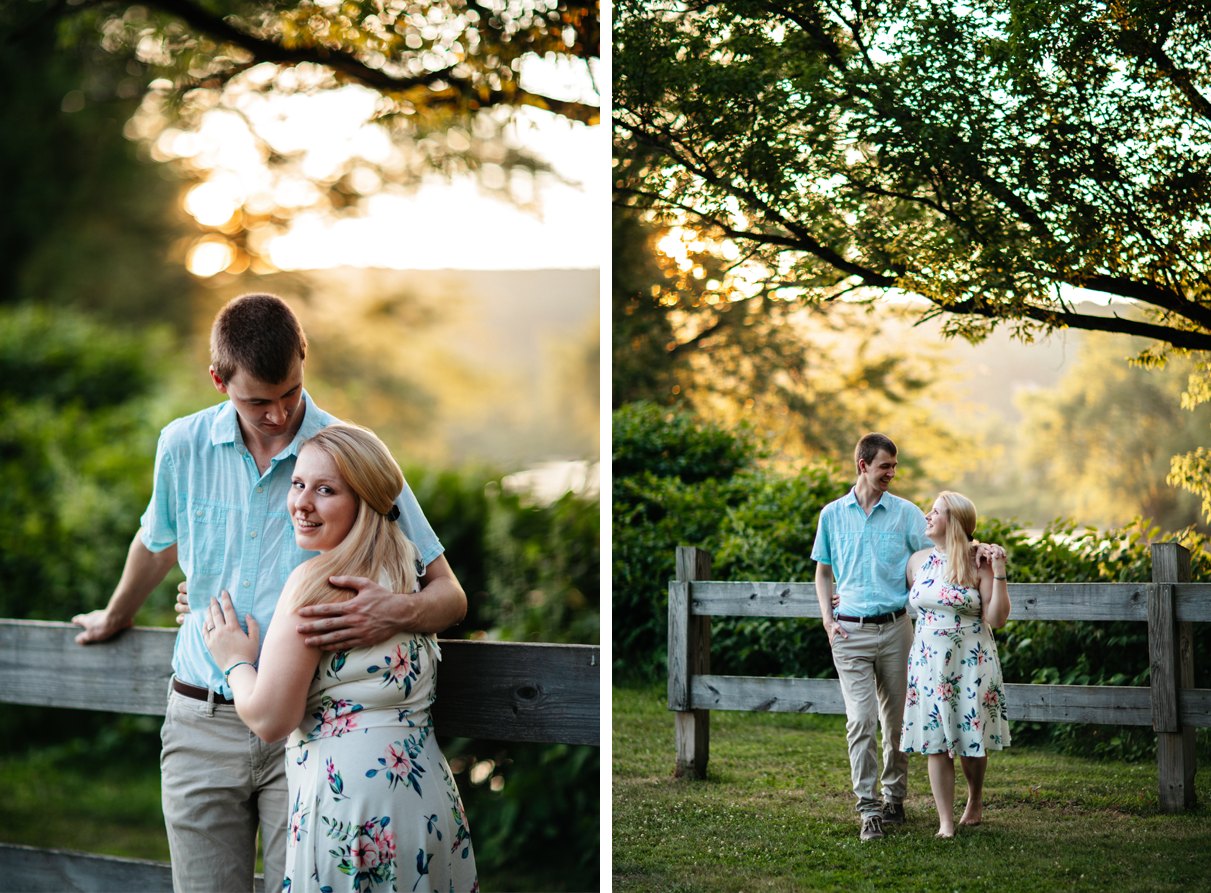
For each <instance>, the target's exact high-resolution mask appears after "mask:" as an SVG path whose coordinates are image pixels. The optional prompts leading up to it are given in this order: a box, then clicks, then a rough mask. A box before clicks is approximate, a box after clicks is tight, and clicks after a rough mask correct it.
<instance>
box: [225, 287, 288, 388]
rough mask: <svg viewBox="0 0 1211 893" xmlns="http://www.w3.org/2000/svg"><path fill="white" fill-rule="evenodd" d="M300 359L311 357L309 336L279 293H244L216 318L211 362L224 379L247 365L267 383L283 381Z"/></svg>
mask: <svg viewBox="0 0 1211 893" xmlns="http://www.w3.org/2000/svg"><path fill="white" fill-rule="evenodd" d="M296 359H298V360H299V361H302V360H305V359H307V336H306V335H305V334H303V327H302V326H301V325H299V320H298V317H297V316H295V315H294V311H293V310H291V309H290V306H289V305H288V304H287V303H286V302H285V301H283V300H282V299H281V298H279V297H278V296H277V295H266V294H252V295H241V296H240V297H238V298H235V299H234V300H232V301H228V302H227V304H226V305H224V307H223V309H222V310H220V311H219V314H218V316H216V317H215V318H214V325H213V326H212V327H211V329H210V362H211V365H213V366H214V371H215V374H216V375H218V376H219V378H221V379H222V380H223V381H225V382H227V381H231V379H232V378H233V377H234V376H235V374H236V373H237V372H239V371H240V370H241V369H243V370H244V372H246V373H247V374H248V375H251V376H252V377H253V378H255V379H257V380H258V381H263V382H265V384H279V383H281V382H283V381H285V379H286V376H287V375H289V374H290V370H291V368H292V367H293V366H294V361H295V360H296Z"/></svg>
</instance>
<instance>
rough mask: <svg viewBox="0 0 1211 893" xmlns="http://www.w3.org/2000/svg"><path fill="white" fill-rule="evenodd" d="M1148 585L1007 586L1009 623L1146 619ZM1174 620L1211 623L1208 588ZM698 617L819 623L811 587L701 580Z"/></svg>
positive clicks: (1186, 598)
mask: <svg viewBox="0 0 1211 893" xmlns="http://www.w3.org/2000/svg"><path fill="white" fill-rule="evenodd" d="M1151 585H1152V584H1150V583H1010V584H1009V600H1010V602H1011V604H1012V606H1013V608H1012V610H1011V611H1010V613H1009V619H1010V620H1138V621H1140V622H1144V621H1146V620H1147V619H1148V609H1147V601H1148V587H1149V586H1151ZM1174 592H1175V593H1176V597H1175V610H1176V616H1177V619H1178V620H1186V621H1190V620H1193V621H1198V622H1206V621H1211V583H1184V584H1178V585H1177V586H1175V588H1174ZM690 608H691V611H692V613H694V614H695V615H699V616H730V617H819V616H820V605H819V602H817V600H816V584H815V583H771V582H760V581H758V582H731V581H722V580H705V581H698V582H695V583H694V585H693V586H692V587H691V595H690Z"/></svg>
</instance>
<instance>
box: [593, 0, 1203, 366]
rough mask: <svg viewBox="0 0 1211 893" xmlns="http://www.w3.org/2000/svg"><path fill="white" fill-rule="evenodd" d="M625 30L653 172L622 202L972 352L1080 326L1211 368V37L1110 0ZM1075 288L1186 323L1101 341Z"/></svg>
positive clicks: (626, 8) (628, 88)
mask: <svg viewBox="0 0 1211 893" xmlns="http://www.w3.org/2000/svg"><path fill="white" fill-rule="evenodd" d="M618 11H619V21H618V25H617V28H616V31H615V34H616V37H617V41H616V48H617V56H616V72H617V80H616V85H615V87H616V89H615V112H616V120H617V129H618V133H619V134H620V136H621V137H622V140H621V142H620V145H619V153H620V154H621V155H623V156H625V155H627V154H631V153H638V152H643V153H651V157H652V158H653V159H654V162H653V163H652V164H651V165H649V166H648V169H647V171H646V172H639V173H637V175H635V176H634V177H633V179H631V180H629V181H628V182H627V184H626V185H627V187H628V189H629V190H630V193H629V194H630V195H631V196H642V197H643V203H644V204H645V206H646V205H655V207H656V208H658V209H660V210H662V211H663V212H665V214H666V215H667V217H668V219H670V220H673V219H684V217H685V216H686V215H687V214H688V215H689V217H690V219H694V217H695V215H698V216H699V218H700V219H698V220H697V221H696V225H698V226H700V227H701V228H703V229H704V230H711V229H714V230H715V231H716V232H717V233H722V234H724V235H727V236H729V237H730V238H732V239H734V240H736V241H740V242H746V241H747V242H751V243H752V244H753V245H754V246H764V247H763V248H762V251H763V254H762V259H763V260H764V261H765V262H766V263H768V264H769V265H770V266H771V267H777V266H779V265H780V264H782V263H786V262H787V260H786V259H784V258H779V257H778V256H777V255H779V254H783V255H786V256H787V258H788V259H789V260H790V262H792V263H793V264H794V266H795V268H796V272H797V273H798V274H799V275H800V278H801V279H803V280H805V281H806V280H811V279H813V278H815V279H817V280H819V281H820V282H821V283H826V285H825V288H827V287H828V286H834V285H836V284H837V283H838V282H840V281H845V282H847V283H848V284H851V285H852V284H863V285H866V286H868V287H871V288H875V289H886V288H890V287H899V288H904V289H909V290H912V291H915V292H917V293H918V294H921V295H922V296H924V297H926V298H928V299H929V300H930V301H932V302H934V303H935V304H936V305H937V306H938V307H940V308H944V309H945V310H946V311H948V312H951V313H955V314H961V315H962V316H963V317H964V319H963V320H962V321H961V322H958V323H956V324H955V325H954V326H953V328H952V329H951V332H952V333H953V334H961V335H963V336H965V337H971V338H974V339H978V338H979V337H980V336H981V335H982V333H984V332H986V331H987V330H988V329H989V328H990V327H991V326H992V325H995V323H996V321H998V320H1001V319H1008V320H1013V321H1014V322H1015V324H1017V325H1019V326H1020V328H1021V332H1022V334H1023V336H1024V337H1029V335H1030V333H1031V331H1032V330H1037V329H1043V330H1046V329H1050V328H1053V327H1056V326H1063V325H1067V324H1072V325H1080V326H1081V327H1085V328H1095V329H1101V330H1107V331H1127V332H1132V333H1137V334H1145V335H1147V336H1148V337H1150V338H1155V339H1159V340H1162V341H1170V342H1171V343H1173V344H1175V345H1178V346H1185V347H1197V348H1199V349H1208V348H1211V316H1209V315H1208V313H1207V308H1206V306H1205V298H1204V292H1205V288H1206V283H1205V277H1206V272H1205V271H1206V268H1207V263H1208V260H1209V259H1211V193H1208V190H1206V189H1204V185H1205V183H1206V181H1207V179H1208V177H1211V103H1209V102H1208V101H1207V99H1206V97H1207V96H1208V95H1211V78H1208V76H1207V73H1206V66H1205V59H1206V58H1207V56H1208V54H1209V53H1211V20H1209V19H1208V18H1207V17H1206V16H1205V15H1199V14H1196V13H1194V12H1191V11H1189V10H1187V9H1185V8H1184V7H1183V8H1182V9H1180V10H1179V9H1175V8H1171V7H1170V6H1169V5H1168V4H1152V3H1148V4H1136V5H1133V6H1131V7H1129V8H1127V7H1122V6H1120V5H1117V4H1106V3H1101V2H1093V0H1068V2H1060V0H1040V2H1019V0H976V2H974V3H969V4H965V5H964V6H963V7H962V8H953V7H947V6H945V5H942V6H939V5H937V4H933V3H926V2H923V0H920V2H918V0H908V2H904V3H898V4H894V5H886V6H874V7H871V6H867V5H865V4H858V3H853V4H842V5H835V6H829V7H823V6H818V5H816V4H807V5H794V6H781V7H777V8H771V7H769V6H768V5H759V4H755V3H750V2H746V0H724V2H720V3H715V4H711V5H709V6H703V7H692V8H689V9H677V10H676V11H674V10H673V8H672V7H664V6H660V7H653V6H652V5H650V4H642V3H636V2H631V3H622V4H620V5H619V7H618ZM1199 60H1202V61H1199ZM628 201H631V199H628ZM635 203H636V204H639V202H638V201H636V202H635ZM830 273H831V276H829V275H828V274H830ZM1200 283H1201V284H1200ZM1061 284H1068V285H1083V286H1087V287H1093V288H1097V289H1100V290H1103V291H1107V292H1109V293H1111V294H1117V295H1121V296H1124V297H1130V298H1133V299H1136V300H1139V301H1142V302H1146V303H1149V304H1151V305H1152V306H1153V307H1154V308H1156V309H1158V310H1163V311H1164V312H1165V313H1166V314H1168V315H1167V316H1165V317H1164V318H1163V319H1161V320H1160V324H1159V325H1157V326H1155V327H1153V328H1140V327H1139V326H1138V325H1129V324H1127V323H1125V322H1120V321H1118V320H1106V319H1100V320H1099V319H1098V318H1096V317H1095V316H1093V315H1088V314H1084V313H1080V312H1076V311H1073V310H1072V309H1071V308H1070V307H1068V306H1066V305H1065V304H1064V303H1063V302H1062V300H1061V299H1060V297H1059V295H1058V292H1057V287H1058V286H1059V285H1061ZM817 288H818V289H819V290H818V292H817V298H818V299H826V298H827V297H828V292H827V291H825V290H824V288H821V287H820V286H817ZM1191 329H1192V330H1194V334H1190V332H1189V331H1188V330H1191Z"/></svg>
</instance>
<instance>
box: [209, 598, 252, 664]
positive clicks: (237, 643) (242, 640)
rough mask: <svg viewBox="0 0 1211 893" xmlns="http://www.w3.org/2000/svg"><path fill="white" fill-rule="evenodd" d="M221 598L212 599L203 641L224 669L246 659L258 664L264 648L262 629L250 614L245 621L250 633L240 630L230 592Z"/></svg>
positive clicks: (245, 616) (216, 661)
mask: <svg viewBox="0 0 1211 893" xmlns="http://www.w3.org/2000/svg"><path fill="white" fill-rule="evenodd" d="M220 599H221V601H220V600H219V599H214V598H212V599H211V600H210V607H209V608H207V609H206V617H205V619H204V620H203V621H202V641H204V642H205V643H206V647H207V648H209V649H210V653H211V654H212V655H214V660H215V663H217V664H218V665H219V669H220V670H227V669H230V667H231V665H232V664H234V663H237V662H239V661H242V660H246V661H248V663H250V664H255V663H256V659H257V655H258V653H259V652H260V647H261V630H260V627H259V626H257V622H256V620H254V619H253V617H252V615H251V614H246V615H244V620H245V622H247V624H248V632H247V633H245V632H244V630H242V629H240V622H239V620H237V619H236V614H235V606H234V605H233V604H232V603H231V596H230V595H228V594H227V591H226V590H223V592H222V593H220Z"/></svg>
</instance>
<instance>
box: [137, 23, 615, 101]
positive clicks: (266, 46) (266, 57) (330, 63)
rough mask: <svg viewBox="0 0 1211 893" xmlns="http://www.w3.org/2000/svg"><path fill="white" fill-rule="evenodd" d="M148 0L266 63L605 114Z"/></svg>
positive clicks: (382, 85) (381, 84) (390, 85)
mask: <svg viewBox="0 0 1211 893" xmlns="http://www.w3.org/2000/svg"><path fill="white" fill-rule="evenodd" d="M147 2H148V5H150V6H154V7H156V8H158V9H160V10H162V11H164V12H167V13H169V14H170V15H173V16H176V17H177V18H179V19H181V20H182V21H183V22H185V23H186V24H187V25H189V26H190V27H192V28H195V29H197V30H198V31H201V32H203V33H205V34H207V35H209V36H210V37H212V38H214V39H215V40H216V41H218V42H220V43H230V44H234V45H236V46H238V47H242V48H243V49H245V50H247V51H248V52H250V53H252V54H253V55H254V56H256V58H257V59H258V60H259V61H261V62H275V63H279V64H283V65H298V64H300V63H303V62H310V63H314V64H316V65H323V66H325V67H327V68H331V69H332V70H333V71H337V72H340V73H341V74H343V75H345V76H346V77H349V78H352V79H353V80H356V81H359V82H360V83H363V84H365V85H366V86H368V87H373V88H374V89H376V90H379V91H383V92H403V91H407V90H410V89H413V88H416V87H425V88H428V89H432V85H433V84H434V83H435V82H438V81H441V82H444V83H446V84H448V85H450V86H451V87H452V88H453V92H454V93H455V94H456V95H457V96H459V97H460V98H462V99H465V100H470V101H472V102H474V103H477V104H479V105H494V104H499V103H509V104H512V105H530V106H535V107H537V108H542V109H547V110H548V111H552V112H555V113H556V114H559V115H562V116H563V117H565V118H570V119H572V120H576V121H584V122H586V123H596V122H597V121H598V120H599V118H600V110H599V109H597V108H595V107H593V106H590V105H585V104H583V103H579V102H565V101H562V100H557V99H551V98H549V97H545V96H541V95H539V94H536V93H530V92H528V91H526V90H522V89H521V88H520V87H518V88H516V89H513V90H509V91H504V90H497V91H492V92H489V93H487V94H481V93H480V90H479V88H478V87H477V86H476V85H474V84H472V83H470V82H469V81H467V80H465V79H461V78H458V77H455V76H454V75H452V74H451V70H450V69H448V68H445V69H442V70H440V71H431V72H426V73H425V74H423V75H418V76H416V77H407V78H404V77H396V76H394V75H391V74H389V73H387V72H386V71H383V70H382V69H379V68H372V67H371V66H369V65H367V64H366V63H364V62H363V61H361V60H360V59H358V58H357V57H356V56H354V55H353V54H351V53H348V52H346V51H345V50H342V49H339V48H336V47H328V46H324V45H323V44H316V45H314V46H298V47H291V48H287V47H285V46H283V45H282V44H281V43H278V42H276V41H273V40H268V39H266V38H263V37H258V36H256V35H255V34H249V33H248V32H246V31H243V30H241V29H239V28H236V27H235V26H234V25H232V24H230V23H229V22H228V20H227V19H225V18H222V17H220V16H217V15H214V14H213V13H211V12H209V11H207V10H205V9H202V8H200V7H198V6H196V5H194V4H193V3H191V2H189V0H147ZM434 95H435V99H436V100H437V102H436V104H439V105H444V104H449V103H450V102H451V100H452V99H453V97H450V98H449V99H443V97H442V96H441V92H440V91H434Z"/></svg>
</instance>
